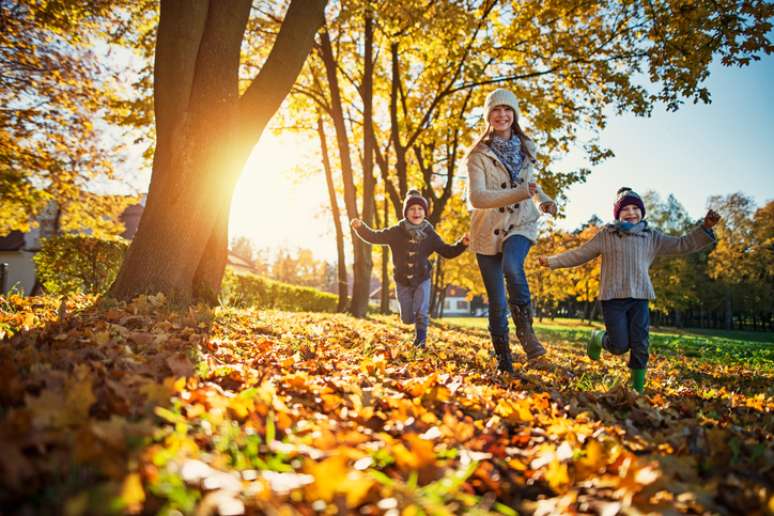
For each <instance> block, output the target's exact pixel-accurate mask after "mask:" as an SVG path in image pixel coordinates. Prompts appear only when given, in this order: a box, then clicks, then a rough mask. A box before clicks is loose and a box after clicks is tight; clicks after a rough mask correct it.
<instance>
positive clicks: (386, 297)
mask: <svg viewBox="0 0 774 516" xmlns="http://www.w3.org/2000/svg"><path fill="white" fill-rule="evenodd" d="M389 205H390V203H389V200H388V198H387V194H386V193H385V195H384V218H383V220H384V224H383V225H384V226H388V225H389V221H390V209H389ZM389 260H390V248H389V247H387V246H386V245H384V246H382V296H381V300H380V301H381V303H380V305H381V312H382V313H383V314H388V313H390V272H389V270H390V267H389V263H388V262H389Z"/></svg>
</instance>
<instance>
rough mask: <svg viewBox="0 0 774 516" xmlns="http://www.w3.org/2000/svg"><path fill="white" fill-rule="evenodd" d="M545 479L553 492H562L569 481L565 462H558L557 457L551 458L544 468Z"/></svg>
mask: <svg viewBox="0 0 774 516" xmlns="http://www.w3.org/2000/svg"><path fill="white" fill-rule="evenodd" d="M546 481H547V482H548V485H549V486H551V489H553V490H554V491H555V492H557V493H562V492H564V491H565V489H566V488H567V485H568V484H569V483H570V477H569V476H568V475H567V464H564V463H562V462H559V461H558V460H557V459H554V460H552V461H551V463H550V464H549V465H548V469H547V470H546Z"/></svg>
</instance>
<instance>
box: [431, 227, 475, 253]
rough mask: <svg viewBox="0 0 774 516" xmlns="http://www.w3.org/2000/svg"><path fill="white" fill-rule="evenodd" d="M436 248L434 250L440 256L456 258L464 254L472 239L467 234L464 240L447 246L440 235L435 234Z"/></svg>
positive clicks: (461, 239)
mask: <svg viewBox="0 0 774 516" xmlns="http://www.w3.org/2000/svg"><path fill="white" fill-rule="evenodd" d="M434 238H435V246H434V250H435V252H436V253H438V254H440V255H441V256H443V257H444V258H449V259H451V258H456V257H458V256H459V255H461V254H462V253H464V252H465V249H467V248H468V244H469V243H470V239H469V238H468V235H467V234H465V236H463V237H462V238H460V239H459V240H457V242H456V243H455V244H453V245H452V244H447V243H446V242H444V241H443V239H442V238H441V237H440V235H439V234H438V233H436V234H435V237H434Z"/></svg>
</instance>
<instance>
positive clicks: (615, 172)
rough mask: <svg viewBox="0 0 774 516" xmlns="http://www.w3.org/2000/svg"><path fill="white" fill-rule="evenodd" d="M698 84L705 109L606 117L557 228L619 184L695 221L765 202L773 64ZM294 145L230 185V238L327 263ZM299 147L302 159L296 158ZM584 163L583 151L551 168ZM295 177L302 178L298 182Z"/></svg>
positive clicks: (305, 161)
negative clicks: (735, 200) (713, 202)
mask: <svg viewBox="0 0 774 516" xmlns="http://www.w3.org/2000/svg"><path fill="white" fill-rule="evenodd" d="M706 84H707V86H708V88H709V90H710V92H711V94H712V103H711V104H709V105H706V104H695V105H694V104H685V105H683V106H682V107H681V108H680V109H679V110H678V111H677V112H674V113H669V112H666V111H665V109H664V107H663V106H657V107H656V109H655V110H654V112H653V114H652V116H651V117H650V118H637V117H634V116H632V115H629V114H625V115H622V116H615V115H614V114H612V113H611V116H610V118H609V123H608V126H607V127H606V128H605V130H604V131H603V132H602V133H601V134H600V143H601V144H602V145H605V146H608V147H610V148H612V149H613V150H614V151H615V154H616V156H615V157H614V158H611V159H608V160H607V161H605V162H604V163H603V164H601V165H599V166H596V167H593V169H592V173H591V175H590V176H589V178H588V180H587V181H586V183H584V184H579V185H576V186H574V187H572V188H570V189H569V191H568V202H567V205H566V206H565V212H566V215H567V217H566V218H565V219H563V220H562V221H560V224H559V225H560V226H561V227H563V228H565V229H573V228H576V227H578V226H579V225H580V224H582V223H583V222H585V221H587V220H588V219H589V218H590V217H591V216H592V215H595V214H596V215H598V216H599V217H601V218H602V219H603V220H609V219H610V218H611V211H612V203H613V200H614V197H615V192H616V190H617V189H618V188H619V187H620V186H624V185H625V186H629V187H631V188H634V189H635V190H637V191H639V192H645V191H647V190H655V191H656V192H658V193H659V194H660V195H661V196H662V197H663V198H665V197H666V196H667V195H669V194H670V193H672V194H674V195H675V197H676V198H677V199H678V200H679V201H680V202H681V203H682V204H683V206H685V208H686V209H687V210H688V212H689V214H690V215H691V216H693V217H695V218H697V219H698V218H699V217H701V216H702V215H703V214H704V211H705V209H706V200H707V198H708V197H709V196H711V195H718V194H723V195H725V194H729V193H732V192H738V191H741V192H744V193H745V194H748V195H751V196H752V197H753V198H754V199H755V201H756V202H757V204H758V205H759V206H760V205H762V204H763V203H765V202H766V201H768V200H772V199H774V94H772V93H771V92H774V57H769V58H766V59H763V60H761V61H760V62H757V63H753V64H752V65H750V66H748V67H745V68H741V69H740V68H726V67H723V66H721V65H713V66H712V68H711V75H710V77H709V79H708V80H707V82H706ZM294 138H295V139H294ZM298 138H299V137H298V136H296V137H293V136H290V135H286V136H281V137H276V136H273V135H271V134H270V133H269V132H268V131H267V132H266V133H265V134H264V137H263V138H262V139H261V142H260V143H259V145H258V146H256V149H255V151H254V152H253V155H252V156H251V159H250V161H249V162H248V164H247V166H246V167H245V171H244V173H243V175H242V178H241V179H240V183H239V185H238V186H237V191H236V193H235V195H234V202H233V205H232V212H231V213H232V218H231V225H230V233H231V235H232V236H236V235H244V236H247V237H249V238H251V239H252V240H253V241H254V243H255V245H256V246H257V247H259V248H265V247H271V248H278V247H286V248H289V249H291V250H292V249H295V248H299V247H305V248H308V249H312V250H313V251H314V253H315V255H316V256H318V257H320V258H325V259H328V260H335V257H336V245H335V240H334V235H333V225H332V223H331V222H330V216H329V215H327V214H326V213H325V212H324V211H323V208H322V206H324V205H326V204H327V194H326V187H325V181H324V178H323V175H322V170H321V169H322V167H321V166H319V163H318V159H316V158H315V156H312V155H311V153H312V151H314V150H315V149H316V142H314V145H311V144H310V141H309V138H301V139H300V140H299V139H298ZM304 148H306V149H308V151H309V152H307V153H306V154H307V155H304V154H305V153H303V152H301V153H299V152H298V150H299V149H304ZM288 149H296V151H294V152H288ZM315 163H317V164H316V165H315ZM583 164H584V162H583V151H582V150H579V151H577V152H573V153H570V155H568V156H567V157H566V158H564V160H562V161H561V162H560V163H559V165H560V166H566V167H567V168H576V167H578V166H582V165H583ZM299 168H301V169H304V170H306V172H307V173H306V174H305V175H304V176H303V177H302V178H300V179H299V178H298V172H297V170H298V169H299ZM294 169H295V170H294Z"/></svg>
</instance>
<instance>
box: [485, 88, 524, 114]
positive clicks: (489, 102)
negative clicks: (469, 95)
mask: <svg viewBox="0 0 774 516" xmlns="http://www.w3.org/2000/svg"><path fill="white" fill-rule="evenodd" d="M497 106H508V107H510V108H511V109H513V112H514V113H516V118H517V119H518V118H519V99H517V98H516V95H514V94H513V92H512V91H511V90H506V89H505V88H497V89H496V90H494V91H493V92H491V93H490V94H489V95H487V96H486V100H485V101H484V118H485V119H486V120H487V121H488V120H489V114H490V113H491V112H492V110H493V109H494V108H495V107H497Z"/></svg>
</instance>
